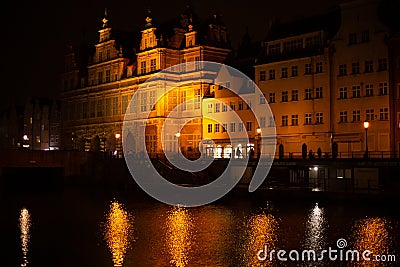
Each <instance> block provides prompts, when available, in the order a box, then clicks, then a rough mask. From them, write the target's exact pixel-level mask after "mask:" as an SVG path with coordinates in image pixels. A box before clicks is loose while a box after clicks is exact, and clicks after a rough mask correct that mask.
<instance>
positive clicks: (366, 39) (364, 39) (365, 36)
mask: <svg viewBox="0 0 400 267" xmlns="http://www.w3.org/2000/svg"><path fill="white" fill-rule="evenodd" d="M361 42H363V43H366V42H369V30H366V31H363V32H362V33H361Z"/></svg>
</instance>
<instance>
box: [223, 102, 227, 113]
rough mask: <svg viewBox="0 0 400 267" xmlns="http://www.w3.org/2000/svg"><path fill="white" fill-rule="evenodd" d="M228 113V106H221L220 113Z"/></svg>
mask: <svg viewBox="0 0 400 267" xmlns="http://www.w3.org/2000/svg"><path fill="white" fill-rule="evenodd" d="M227 111H228V106H227V105H225V104H223V105H222V112H227Z"/></svg>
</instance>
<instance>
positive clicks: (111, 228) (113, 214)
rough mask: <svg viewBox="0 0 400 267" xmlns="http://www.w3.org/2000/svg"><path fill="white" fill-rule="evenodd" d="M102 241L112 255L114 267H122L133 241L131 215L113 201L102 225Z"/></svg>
mask: <svg viewBox="0 0 400 267" xmlns="http://www.w3.org/2000/svg"><path fill="white" fill-rule="evenodd" d="M103 234H104V239H105V241H106V242H107V246H108V248H109V249H110V252H111V254H112V261H113V263H114V266H122V264H123V263H124V257H125V255H126V252H127V250H128V248H129V247H130V246H131V244H132V242H133V241H134V239H133V215H132V214H130V213H129V212H128V211H126V210H125V208H124V207H123V205H122V204H120V203H118V202H117V201H113V202H111V204H110V207H109V211H108V213H107V215H106V222H105V224H104V225H103Z"/></svg>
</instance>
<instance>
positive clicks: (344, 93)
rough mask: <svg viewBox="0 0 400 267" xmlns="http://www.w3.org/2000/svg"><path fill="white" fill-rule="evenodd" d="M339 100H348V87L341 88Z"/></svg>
mask: <svg viewBox="0 0 400 267" xmlns="http://www.w3.org/2000/svg"><path fill="white" fill-rule="evenodd" d="M339 99H347V87H341V88H340V89H339Z"/></svg>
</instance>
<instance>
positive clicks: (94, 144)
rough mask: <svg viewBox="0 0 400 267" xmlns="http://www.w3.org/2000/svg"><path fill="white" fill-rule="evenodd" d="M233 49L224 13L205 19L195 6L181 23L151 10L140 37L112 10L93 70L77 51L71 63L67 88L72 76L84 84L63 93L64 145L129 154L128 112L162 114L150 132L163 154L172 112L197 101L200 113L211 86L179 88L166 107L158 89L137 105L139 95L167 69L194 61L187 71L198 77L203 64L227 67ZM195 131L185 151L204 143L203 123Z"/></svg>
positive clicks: (153, 117) (185, 140) (151, 144)
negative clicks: (161, 19)
mask: <svg viewBox="0 0 400 267" xmlns="http://www.w3.org/2000/svg"><path fill="white" fill-rule="evenodd" d="M230 52H231V47H230V41H229V36H228V32H227V28H226V26H225V25H224V24H223V22H222V20H221V17H220V16H219V15H213V16H212V17H211V18H210V19H208V20H204V21H202V20H199V19H198V18H197V16H196V15H195V14H194V13H193V12H192V11H191V10H190V8H188V9H186V10H185V12H183V14H181V15H180V16H179V17H178V18H177V19H174V20H172V21H168V22H166V23H163V24H159V23H156V22H155V20H154V19H153V17H152V15H151V13H150V12H148V14H147V16H146V18H145V23H144V27H143V28H142V29H141V30H140V32H137V33H135V32H132V33H117V32H116V31H115V30H114V29H113V28H112V27H111V26H110V21H109V18H108V17H107V13H106V14H105V17H104V18H103V20H102V27H101V29H100V30H99V41H98V43H97V44H95V45H94V49H93V51H92V53H91V56H90V57H89V58H90V60H89V62H88V64H87V66H85V67H83V68H80V67H79V66H77V65H76V64H75V65H74V64H73V62H74V61H75V62H77V59H76V55H75V54H71V53H70V54H68V55H67V56H66V61H67V62H69V63H67V64H66V66H73V68H72V69H66V71H67V73H69V74H68V75H64V81H63V83H64V84H68V79H69V80H71V75H72V76H73V78H72V79H73V80H79V79H80V81H81V82H80V84H79V86H76V87H74V88H70V87H64V88H65V90H64V91H63V92H62V113H63V127H62V128H63V145H64V147H63V148H64V149H78V150H86V151H89V150H102V151H108V152H110V153H118V155H121V148H122V146H121V131H122V123H123V119H124V115H125V113H126V112H129V113H138V114H139V113H140V112H145V111H148V110H154V112H152V113H151V114H150V117H149V119H148V120H147V125H148V126H149V129H150V132H149V133H148V135H147V136H146V137H145V138H146V146H148V151H149V152H150V153H157V152H158V151H159V150H161V140H160V135H159V133H160V131H161V128H162V127H161V126H162V123H163V119H164V117H165V116H166V113H167V112H168V111H170V110H172V109H173V108H174V107H175V106H176V105H177V104H178V103H182V102H185V101H186V100H190V99H192V101H193V102H192V103H191V104H188V106H187V109H189V110H191V111H193V112H194V113H196V110H200V108H201V103H199V101H201V99H202V97H203V96H204V95H205V94H208V92H209V85H207V84H203V83H198V84H192V85H190V86H184V87H182V88H178V89H177V91H174V92H171V94H169V95H168V96H166V97H165V101H160V102H159V103H155V99H156V98H155V97H156V95H155V88H152V87H151V86H149V88H148V90H147V89H146V90H145V91H144V92H142V93H141V94H140V96H138V99H137V100H136V101H131V98H132V96H133V95H134V94H135V92H136V91H137V90H138V88H140V87H141V86H142V85H143V83H145V82H146V81H147V80H148V79H149V78H151V77H153V75H154V74H155V73H156V72H158V71H160V70H163V69H166V68H172V70H173V68H174V66H176V65H177V64H180V63H186V62H193V64H192V65H190V68H192V69H185V70H183V71H185V72H191V71H192V72H195V71H196V70H198V68H199V66H200V65H199V62H200V61H214V62H224V61H225V60H226V58H227V57H228V56H229V54H230ZM81 62H82V61H81ZM86 72H87V76H86V77H85V75H84V74H85V73H86ZM66 80H67V81H66ZM155 104H156V107H155ZM163 105H165V106H163ZM188 127H189V128H190V127H191V130H190V131H185V130H183V131H182V136H181V146H182V149H183V151H186V152H191V151H194V148H195V147H196V146H197V145H196V144H198V143H199V141H200V140H201V139H202V134H201V127H202V123H201V121H200V120H193V121H192V122H191V125H189V126H188ZM170 138H174V137H170Z"/></svg>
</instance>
